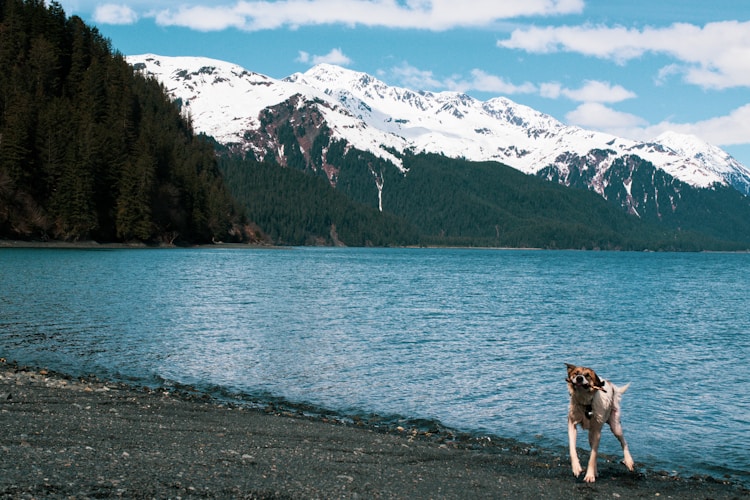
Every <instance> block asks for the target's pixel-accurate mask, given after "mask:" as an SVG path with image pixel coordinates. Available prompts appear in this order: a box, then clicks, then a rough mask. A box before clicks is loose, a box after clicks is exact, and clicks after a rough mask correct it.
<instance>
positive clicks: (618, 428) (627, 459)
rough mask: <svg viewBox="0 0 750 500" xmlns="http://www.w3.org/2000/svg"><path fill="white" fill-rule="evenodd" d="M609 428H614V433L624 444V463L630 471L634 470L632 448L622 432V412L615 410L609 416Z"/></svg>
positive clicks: (621, 443)
mask: <svg viewBox="0 0 750 500" xmlns="http://www.w3.org/2000/svg"><path fill="white" fill-rule="evenodd" d="M609 428H610V429H612V434H614V435H615V437H616V438H617V440H618V441H619V442H620V445H621V446H622V453H623V456H624V458H623V460H622V463H624V464H625V467H627V468H628V470H629V471H632V470H633V465H634V464H633V457H631V456H630V450H629V449H628V443H626V442H625V434H624V433H623V432H622V425H621V424H620V412H617V411H613V412H612V415H610V417H609Z"/></svg>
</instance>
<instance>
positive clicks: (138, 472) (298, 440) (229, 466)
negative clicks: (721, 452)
mask: <svg viewBox="0 0 750 500" xmlns="http://www.w3.org/2000/svg"><path fill="white" fill-rule="evenodd" d="M0 398H1V399H0V432H1V433H2V434H1V435H2V437H1V438H0V450H1V451H2V460H1V461H0V497H2V498H78V499H80V498H113V497H123V498H417V499H418V498H586V499H592V498H610V499H611V498H647V497H648V498H654V497H659V498H696V499H697V498H714V499H719V498H746V497H748V496H749V495H750V491H748V490H747V489H744V488H742V487H741V486H740V485H737V484H732V483H730V482H726V481H723V480H720V479H715V478H710V477H693V478H676V477H673V476H670V475H668V474H666V473H658V472H653V471H649V470H648V469H647V467H644V464H637V465H638V466H639V468H638V471H637V472H636V473H630V472H628V471H627V470H626V469H625V467H624V466H623V465H622V464H619V463H617V462H616V461H614V459H613V460H612V461H608V460H606V459H602V460H601V461H600V467H599V474H600V476H599V479H598V480H597V482H596V483H594V484H593V485H590V484H585V483H583V482H582V480H581V479H580V478H579V479H576V478H574V477H573V475H572V473H571V472H570V467H569V464H568V458H567V457H566V456H565V453H564V451H563V450H539V449H535V448H533V447H530V446H527V445H524V444H522V443H517V442H515V441H511V440H508V441H503V442H497V441H489V440H486V439H484V440H483V439H477V438H468V437H461V436H455V435H453V434H451V433H447V432H438V433H429V432H422V431H418V430H416V429H408V428H407V429H404V428H389V429H378V428H375V427H373V426H367V425H364V424H361V423H358V422H356V421H347V422H343V421H342V420H339V419H327V418H322V417H318V418H311V417H306V416H304V415H302V414H301V413H297V412H290V411H283V410H279V409H278V408H274V407H268V408H266V409H257V408H247V407H239V406H235V405H231V404H227V403H222V402H220V401H216V400H213V399H211V398H208V397H204V396H201V395H198V394H189V393H185V392H171V391H169V390H165V389H160V390H152V389H146V388H137V387H130V386H126V385H122V384H115V383H107V382H104V381H101V380H97V379H93V378H87V379H74V378H72V377H67V376H64V375H61V374H55V373H51V372H48V371H46V370H38V369H33V370H32V369H28V368H24V367H19V366H16V365H15V364H12V363H5V362H2V363H0ZM585 456H586V455H585V452H583V453H582V459H583V460H585Z"/></svg>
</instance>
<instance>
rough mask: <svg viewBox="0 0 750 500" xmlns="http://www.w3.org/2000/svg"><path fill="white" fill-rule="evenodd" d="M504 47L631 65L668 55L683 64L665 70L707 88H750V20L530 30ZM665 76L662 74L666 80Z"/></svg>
mask: <svg viewBox="0 0 750 500" xmlns="http://www.w3.org/2000/svg"><path fill="white" fill-rule="evenodd" d="M498 46H499V47H503V48H508V49H520V50H524V51H527V52H531V53H538V54H549V53H555V52H574V53H579V54H583V55H587V56H593V57H598V58H602V59H608V60H612V61H615V62H616V63H618V64H625V63H626V62H627V61H629V60H631V59H633V58H636V57H640V56H642V55H644V54H646V53H655V54H666V55H668V56H670V57H673V58H674V59H676V60H677V61H679V62H680V64H676V65H675V64H672V65H670V66H669V67H668V68H667V69H665V70H663V71H665V72H666V73H665V74H674V73H681V74H682V75H683V77H684V79H685V81H687V82H689V83H691V84H695V85H699V86H701V87H703V88H714V89H724V88H729V87H747V86H750V21H748V22H738V21H724V22H715V23H708V24H706V25H705V26H703V27H700V26H695V25H691V24H684V23H678V24H673V25H671V26H669V27H666V28H652V27H646V28H643V29H640V30H639V29H632V28H624V27H607V26H591V25H584V26H561V27H542V28H540V27H530V28H523V29H517V30H515V31H513V33H512V34H511V36H510V38H508V39H506V40H500V41H498ZM660 76H662V75H660Z"/></svg>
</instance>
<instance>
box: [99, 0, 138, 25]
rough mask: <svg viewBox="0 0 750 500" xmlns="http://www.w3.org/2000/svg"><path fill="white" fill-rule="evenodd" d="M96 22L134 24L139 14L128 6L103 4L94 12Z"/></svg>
mask: <svg viewBox="0 0 750 500" xmlns="http://www.w3.org/2000/svg"><path fill="white" fill-rule="evenodd" d="M94 21H96V22H97V23H101V24H134V23H135V22H137V21H138V14H136V12H135V11H134V10H133V9H131V8H130V7H128V6H127V5H117V4H112V3H108V4H102V5H99V6H97V7H96V9H95V10H94Z"/></svg>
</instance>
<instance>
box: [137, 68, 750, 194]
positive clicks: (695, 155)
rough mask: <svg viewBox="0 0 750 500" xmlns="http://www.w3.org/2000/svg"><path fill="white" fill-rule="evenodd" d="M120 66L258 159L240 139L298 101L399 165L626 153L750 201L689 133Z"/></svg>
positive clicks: (747, 189) (450, 101)
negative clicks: (410, 156) (638, 135)
mask: <svg viewBox="0 0 750 500" xmlns="http://www.w3.org/2000/svg"><path fill="white" fill-rule="evenodd" d="M127 59H128V62H129V63H130V64H132V65H133V66H134V68H136V69H139V70H141V71H143V72H144V73H145V74H148V75H151V76H154V77H156V78H157V79H158V80H159V81H161V82H162V83H163V84H164V86H165V87H166V89H167V91H168V92H169V93H170V95H172V96H173V97H174V98H175V99H178V100H179V101H180V102H181V103H182V106H183V110H184V111H185V112H187V113H189V115H190V116H191V117H192V120H193V125H194V127H195V128H196V130H198V131H200V132H205V133H206V134H209V135H212V136H213V137H215V138H216V139H217V140H218V141H219V142H221V143H225V144H228V143H232V144H241V145H244V147H245V148H246V149H253V150H254V151H255V152H256V153H261V154H262V152H263V149H262V148H259V147H258V145H257V144H246V142H245V141H244V137H245V136H246V132H247V131H253V130H256V129H257V128H258V127H259V126H260V118H259V117H260V114H261V112H262V111H263V110H264V109H266V108H269V107H271V106H274V105H278V104H280V103H283V102H285V101H287V100H289V99H290V98H291V97H292V96H295V95H299V96H301V97H302V99H299V100H297V102H298V103H299V104H298V105H303V104H310V103H312V104H314V105H317V107H318V109H319V110H320V112H321V113H322V114H323V115H324V117H325V120H326V124H327V126H328V127H329V128H330V129H331V131H332V134H333V137H334V138H340V139H344V140H346V141H347V142H348V143H349V144H350V145H351V146H352V147H354V148H357V149H361V150H364V151H369V152H371V153H373V154H375V155H376V156H379V157H381V158H384V159H387V160H389V161H391V162H393V163H394V164H396V165H397V166H399V167H401V166H402V164H401V161H400V159H399V158H398V157H397V156H395V155H394V154H393V153H392V151H394V150H395V151H399V152H405V151H410V152H414V153H420V152H428V153H441V154H444V155H446V156H449V157H454V158H465V159H468V160H474V161H486V160H493V161H498V162H501V163H505V164H507V165H509V166H512V167H514V168H517V169H519V170H521V171H523V172H526V173H530V174H534V173H537V172H538V171H540V170H541V169H543V168H545V167H554V168H556V169H557V170H558V171H559V172H561V174H562V176H561V177H565V173H566V172H568V171H569V168H570V164H569V162H570V159H571V158H579V159H580V158H584V159H586V158H590V159H592V161H594V159H595V160H596V162H595V164H594V168H596V169H597V170H598V171H604V170H606V169H607V168H608V166H609V165H610V164H611V163H612V162H613V161H614V159H615V158H618V157H624V156H628V155H633V156H638V157H640V158H642V159H644V160H647V161H649V162H651V163H653V164H654V165H655V166H656V167H657V168H660V169H663V170H664V171H666V172H667V173H669V174H671V175H672V176H673V177H675V178H677V179H679V180H681V181H683V182H686V183H688V184H690V185H693V186H696V187H708V186H711V185H713V184H715V183H719V184H724V185H733V186H734V187H735V188H737V189H738V190H740V191H741V192H743V193H744V194H750V170H749V169H748V168H746V167H745V166H744V165H742V164H740V163H739V162H737V161H736V160H734V159H733V158H732V157H731V156H730V155H728V154H727V153H726V152H724V151H722V150H721V149H719V148H717V147H715V146H711V145H709V144H707V143H705V142H703V141H701V140H700V139H698V138H696V137H693V136H686V135H680V134H676V133H673V132H669V133H665V134H662V135H661V136H659V137H657V138H656V139H654V140H653V141H649V142H638V141H633V140H628V139H623V138H619V137H615V136H612V135H609V134H605V133H601V132H594V131H589V130H584V129H581V128H579V127H573V126H568V125H565V124H563V123H561V122H559V121H557V120H555V119H554V118H552V117H551V116H549V115H545V114H543V113H540V112H538V111H536V110H534V109H532V108H529V107H527V106H523V105H520V104H517V103H515V102H513V101H511V100H509V99H507V98H504V97H498V98H495V99H490V100H488V101H480V100H478V99H474V98H472V97H470V96H468V95H466V94H461V93H456V92H436V93H433V92H425V91H413V90H409V89H405V88H399V87H392V86H389V85H387V84H385V83H383V82H382V81H380V80H378V79H377V78H375V77H373V76H371V75H368V74H366V73H359V72H355V71H352V70H348V69H345V68H341V67H338V66H333V65H328V64H321V65H318V66H315V67H313V68H311V69H310V70H309V71H307V72H306V73H296V74H293V75H291V76H289V77H287V78H285V79H283V80H275V79H272V78H269V77H266V76H263V75H260V74H257V73H252V72H249V71H247V70H245V69H243V68H240V67H239V66H236V65H232V64H229V63H226V62H222V61H217V60H212V59H205V58H194V57H163V56H157V55H152V54H147V55H140V56H130V57H128V58H127ZM597 150H600V151H608V154H600V153H597V152H596V151H597ZM592 189H595V190H597V191H599V192H601V191H602V189H603V187H600V188H597V186H592Z"/></svg>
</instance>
